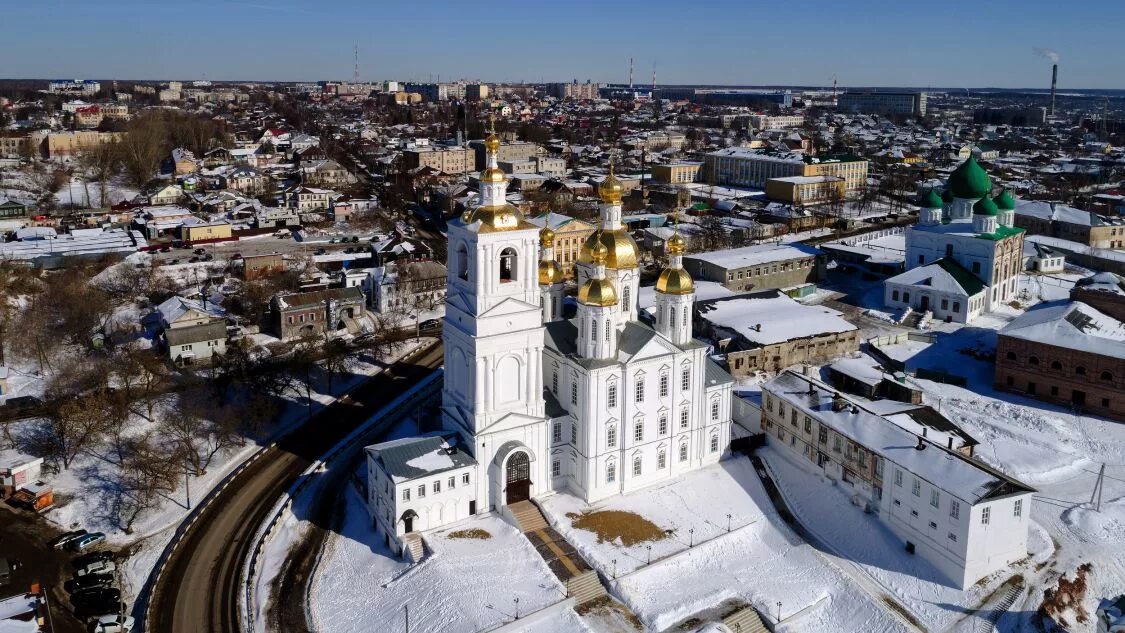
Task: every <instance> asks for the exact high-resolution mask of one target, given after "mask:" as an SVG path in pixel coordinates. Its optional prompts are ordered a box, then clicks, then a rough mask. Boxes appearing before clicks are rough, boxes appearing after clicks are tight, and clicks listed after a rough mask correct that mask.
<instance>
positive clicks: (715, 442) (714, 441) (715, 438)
mask: <svg viewBox="0 0 1125 633" xmlns="http://www.w3.org/2000/svg"><path fill="white" fill-rule="evenodd" d="M711 452H712V453H718V452H719V434H718V433H715V434H713V435H711Z"/></svg>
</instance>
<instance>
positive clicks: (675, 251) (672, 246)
mask: <svg viewBox="0 0 1125 633" xmlns="http://www.w3.org/2000/svg"><path fill="white" fill-rule="evenodd" d="M686 249H687V243H686V242H685V241H684V238H682V237H680V234H679V233H673V234H672V237H670V238H668V243H667V244H666V245H665V246H664V251H665V252H667V253H668V254H669V255H683V254H684V250H686Z"/></svg>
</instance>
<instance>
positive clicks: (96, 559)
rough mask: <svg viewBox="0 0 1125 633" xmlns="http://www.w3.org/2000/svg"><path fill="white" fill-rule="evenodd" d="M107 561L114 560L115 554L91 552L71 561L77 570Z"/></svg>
mask: <svg viewBox="0 0 1125 633" xmlns="http://www.w3.org/2000/svg"><path fill="white" fill-rule="evenodd" d="M106 560H113V552H90V553H89V554H83V555H81V556H79V557H77V558H75V559H74V560H72V561H70V564H71V566H72V567H74V568H75V569H81V568H82V567H85V566H86V565H89V564H90V563H100V562H102V561H106Z"/></svg>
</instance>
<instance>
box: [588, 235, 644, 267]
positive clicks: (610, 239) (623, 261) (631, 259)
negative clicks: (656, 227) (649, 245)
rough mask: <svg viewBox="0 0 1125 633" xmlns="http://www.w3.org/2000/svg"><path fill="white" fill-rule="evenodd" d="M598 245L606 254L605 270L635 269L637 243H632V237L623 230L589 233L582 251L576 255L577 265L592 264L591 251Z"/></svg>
mask: <svg viewBox="0 0 1125 633" xmlns="http://www.w3.org/2000/svg"><path fill="white" fill-rule="evenodd" d="M599 244H600V245H601V246H603V247H605V249H606V251H607V252H608V255H607V256H606V261H605V265H606V268H611V269H613V270H620V269H622V268H636V267H637V243H636V242H634V241H633V236H631V235H629V234H628V233H626V232H625V231H623V230H617V231H604V230H600V229H599V230H597V231H594V232H593V233H591V234H590V237H587V238H586V241H585V242H584V243H583V244H582V250H581V251H579V253H578V261H579V263H582V264H593V263H594V257H593V250H594V248H595V247H596V246H597V245H599Z"/></svg>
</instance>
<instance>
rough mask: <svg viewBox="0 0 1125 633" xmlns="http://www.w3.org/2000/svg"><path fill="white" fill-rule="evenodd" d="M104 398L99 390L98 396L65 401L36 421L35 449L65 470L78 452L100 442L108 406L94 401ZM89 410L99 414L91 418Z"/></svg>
mask: <svg viewBox="0 0 1125 633" xmlns="http://www.w3.org/2000/svg"><path fill="white" fill-rule="evenodd" d="M106 397H107V396H106V395H105V392H104V391H103V392H102V393H101V394H100V395H98V394H96V395H92V396H88V397H85V398H82V399H77V398H72V399H68V400H67V401H66V402H63V403H62V404H61V405H59V407H58V408H57V409H56V410H55V411H53V412H51V414H50V415H48V416H47V417H46V418H45V419H43V420H42V421H40V422H39V423H38V428H37V429H36V433H35V436H36V438H37V439H38V441H39V442H40V444H39V447H38V448H39V450H40V451H41V452H42V454H44V455H45V456H46V457H48V458H50V459H52V460H53V461H54V462H56V463H61V464H62V467H63V469H64V470H65V469H67V468H70V465H71V464H72V463H73V462H74V459H75V458H76V457H77V456H78V455H79V454H80V453H81V452H82V451H84V450H86V449H88V448H91V447H92V446H93V445H95V444H96V443H98V442H100V441H101V440H102V439H103V438H104V437H105V435H106V432H107V431H108V430H109V422H110V421H111V418H110V417H109V416H108V415H107V414H106V412H107V411H109V410H110V406H109V405H108V404H107V403H105V402H98V400H100V399H101V398H106ZM91 409H95V410H96V409H101V411H100V412H98V413H97V414H95V415H91Z"/></svg>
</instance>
